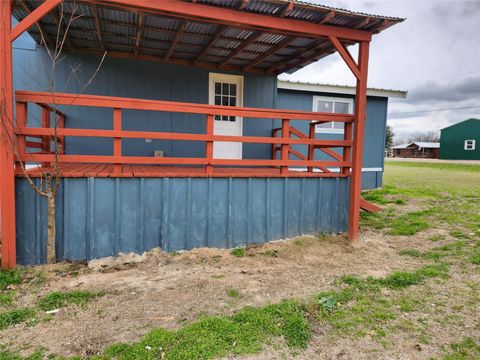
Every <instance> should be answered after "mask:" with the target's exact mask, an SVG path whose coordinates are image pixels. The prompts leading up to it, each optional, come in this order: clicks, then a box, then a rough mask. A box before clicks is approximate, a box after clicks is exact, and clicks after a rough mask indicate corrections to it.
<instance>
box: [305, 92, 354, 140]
mask: <svg viewBox="0 0 480 360" xmlns="http://www.w3.org/2000/svg"><path fill="white" fill-rule="evenodd" d="M313 111H317V112H327V113H337V114H353V99H348V98H334V97H329V96H314V97H313ZM343 128H344V124H343V123H341V122H333V121H331V122H328V123H325V124H319V125H317V126H315V132H316V133H331V134H343V131H344V130H343Z"/></svg>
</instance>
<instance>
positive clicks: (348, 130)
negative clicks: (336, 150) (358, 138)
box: [341, 123, 352, 175]
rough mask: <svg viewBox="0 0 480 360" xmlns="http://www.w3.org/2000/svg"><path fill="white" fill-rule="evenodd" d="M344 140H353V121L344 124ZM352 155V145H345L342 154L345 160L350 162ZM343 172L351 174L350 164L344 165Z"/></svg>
mask: <svg viewBox="0 0 480 360" xmlns="http://www.w3.org/2000/svg"><path fill="white" fill-rule="evenodd" d="M343 140H345V141H352V123H345V124H344V131H343ZM351 156H352V146H345V147H344V148H343V155H342V158H343V161H346V162H350V161H351ZM341 173H342V174H343V175H349V174H350V168H349V167H348V166H342V167H341Z"/></svg>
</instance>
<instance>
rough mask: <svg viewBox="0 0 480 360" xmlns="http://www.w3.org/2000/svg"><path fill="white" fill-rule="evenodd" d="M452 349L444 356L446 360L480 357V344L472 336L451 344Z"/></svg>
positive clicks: (466, 359)
mask: <svg viewBox="0 0 480 360" xmlns="http://www.w3.org/2000/svg"><path fill="white" fill-rule="evenodd" d="M450 348H451V349H450V351H449V353H448V354H447V355H445V356H444V357H443V359H444V360H469V359H479V358H480V344H479V343H477V342H475V340H473V339H472V338H470V337H468V338H465V339H464V340H463V341H461V342H459V343H454V344H452V345H450Z"/></svg>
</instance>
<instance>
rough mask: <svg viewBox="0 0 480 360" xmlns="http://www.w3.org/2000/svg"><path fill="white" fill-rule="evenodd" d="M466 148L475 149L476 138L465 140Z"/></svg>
mask: <svg viewBox="0 0 480 360" xmlns="http://www.w3.org/2000/svg"><path fill="white" fill-rule="evenodd" d="M463 149H464V150H475V140H465V145H464V147H463Z"/></svg>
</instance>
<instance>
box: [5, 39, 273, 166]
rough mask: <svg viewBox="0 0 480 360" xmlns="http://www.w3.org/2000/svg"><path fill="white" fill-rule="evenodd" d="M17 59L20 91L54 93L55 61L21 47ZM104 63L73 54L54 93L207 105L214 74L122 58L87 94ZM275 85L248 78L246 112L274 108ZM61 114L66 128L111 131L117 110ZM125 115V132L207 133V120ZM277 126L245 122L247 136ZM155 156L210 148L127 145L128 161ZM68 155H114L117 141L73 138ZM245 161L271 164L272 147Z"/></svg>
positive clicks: (248, 153) (108, 65)
mask: <svg viewBox="0 0 480 360" xmlns="http://www.w3.org/2000/svg"><path fill="white" fill-rule="evenodd" d="M22 44H23V43H22ZM27 45H28V42H27ZM13 58H14V87H15V89H16V90H34V91H50V88H49V85H48V84H49V80H50V75H48V74H49V73H51V71H50V70H51V69H50V68H51V61H50V59H49V57H48V56H47V54H46V52H45V51H44V50H41V49H36V47H32V48H30V49H27V48H25V47H21V48H20V47H16V48H15V49H14V53H13ZM100 59H101V58H100V57H99V56H97V55H91V54H81V53H78V54H69V55H68V56H66V57H65V59H63V60H62V61H61V62H60V64H59V65H58V67H57V69H56V71H55V89H56V90H57V91H61V92H70V93H79V92H81V93H84V94H95V95H108V96H120V97H132V98H142V99H155V100H171V101H185V102H194V103H208V75H209V72H210V70H207V69H201V68H193V67H186V66H176V65H168V64H161V63H155V62H147V61H133V60H128V59H119V58H109V57H107V58H106V59H105V61H104V62H103V63H102V66H101V68H100V71H99V72H98V74H97V75H96V76H95V77H94V79H93V81H92V83H91V85H89V86H88V87H86V88H85V89H83V90H82V87H83V86H84V84H86V83H87V82H88V80H89V79H90V78H91V77H92V75H93V74H94V73H95V71H96V69H97V67H98V65H99V64H100ZM72 69H75V71H72ZM218 72H220V71H218ZM276 85H277V80H276V78H275V77H273V76H263V75H251V74H246V75H244V106H251V107H266V108H273V107H274V105H275V97H276ZM61 110H63V111H64V112H65V113H66V115H67V116H66V127H70V128H87V129H112V125H113V111H112V109H100V108H87V107H68V108H62V109H61ZM29 111H31V116H30V118H29V121H30V123H31V124H35V123H36V124H37V125H38V124H39V123H40V122H39V121H40V114H39V112H38V109H34V106H30V107H29ZM122 115H123V116H122V120H123V128H124V129H125V130H139V131H167V132H170V131H172V132H181V133H182V132H183V133H205V116H203V115H190V114H178V113H169V112H153V111H136V110H126V111H123V112H122ZM272 122H273V121H272V120H271V119H244V121H243V123H244V130H243V131H244V134H245V135H258V136H271V129H272ZM154 150H163V151H164V152H165V156H168V157H172V156H178V157H183V156H185V157H203V156H204V154H205V144H204V143H203V142H197V141H167V140H151V142H146V141H145V140H144V139H126V140H123V154H124V155H132V156H152V155H153V151H154ZM65 151H66V153H70V154H73V153H75V154H85V155H96V154H98V155H111V154H112V153H113V141H112V140H111V139H100V138H97V139H95V138H87V139H86V138H72V137H69V138H67V139H66V144H65ZM243 157H244V158H253V159H255V158H259V159H261V158H264V159H265V158H266V159H269V158H270V157H271V146H270V145H266V144H248V143H245V144H243Z"/></svg>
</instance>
